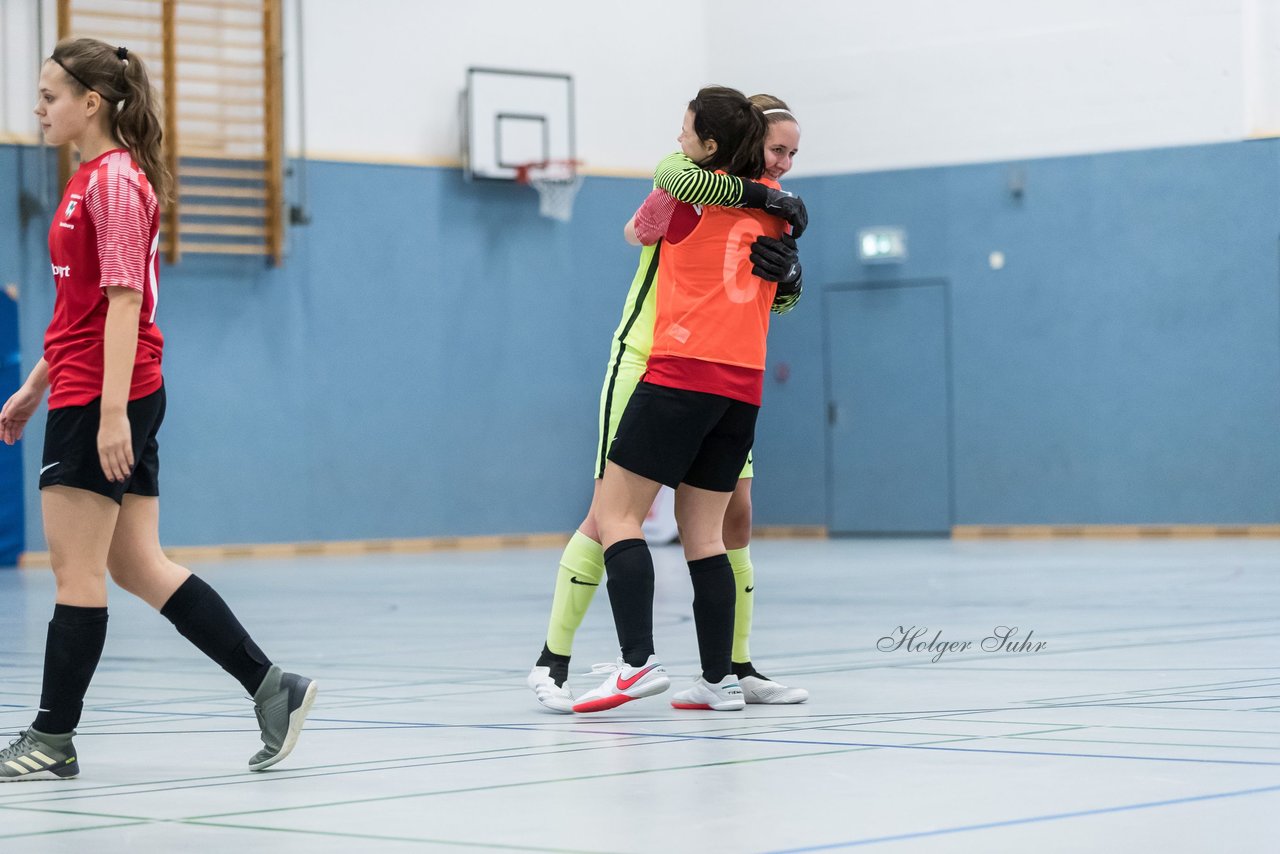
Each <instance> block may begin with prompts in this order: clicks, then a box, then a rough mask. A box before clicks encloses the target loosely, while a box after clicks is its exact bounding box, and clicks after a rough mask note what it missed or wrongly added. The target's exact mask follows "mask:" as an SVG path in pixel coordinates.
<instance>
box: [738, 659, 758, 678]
mask: <svg viewBox="0 0 1280 854" xmlns="http://www.w3.org/2000/svg"><path fill="white" fill-rule="evenodd" d="M733 675H734V676H737V677H738V678H739V679H745V678H746V677H748V676H754V677H756V678H757V679H763V678H765V677H764V674H762V673H760V672H759V671H757V670H756V668H755V665H754V664H752V663H751V662H750V661H747V662H741V663H739V662H737V661H735V662H734V663H733Z"/></svg>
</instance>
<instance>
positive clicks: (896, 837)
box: [769, 786, 1280, 854]
mask: <svg viewBox="0 0 1280 854" xmlns="http://www.w3.org/2000/svg"><path fill="white" fill-rule="evenodd" d="M1272 792H1280V786H1263V787H1260V788H1257V789H1239V790H1237V791H1234V792H1212V793H1210V794H1207V795H1192V796H1190V797H1185V798H1169V799H1167V800H1163V801H1146V802H1142V803H1136V804H1121V805H1118V806H1113V807H1099V808H1097V809H1090V810H1076V811H1073V812H1064V813H1050V814H1047V815H1038V816H1027V817H1026V818H1015V819H1007V820H1005V821H991V822H984V823H982V824H968V825H959V826H956V827H944V828H938V829H937V830H921V831H915V832H912V833H899V834H893V835H890V836H873V837H867V838H865V839H850V840H847V841H843V842H832V843H828V844H824V845H809V846H805V847H801V848H779V849H775V850H773V851H771V852H769V854H801V853H802V852H807V851H830V850H832V849H835V848H854V847H857V846H861V845H878V844H881V843H885V842H903V841H906V840H908V839H925V838H928V837H932V836H945V835H948V834H952V833H971V832H973V831H975V830H991V829H994V828H998V827H1014V826H1017V825H1021V824H1035V823H1037V822H1044V821H1062V820H1064V819H1069V818H1084V817H1087V816H1093V815H1106V814H1108V813H1118V812H1130V811H1133V810H1145V809H1156V808H1159V807H1168V806H1177V805H1179V804H1190V803H1196V802H1200V801H1212V800H1220V799H1224V798H1236V797H1245V796H1250V795H1261V794H1268V793H1272Z"/></svg>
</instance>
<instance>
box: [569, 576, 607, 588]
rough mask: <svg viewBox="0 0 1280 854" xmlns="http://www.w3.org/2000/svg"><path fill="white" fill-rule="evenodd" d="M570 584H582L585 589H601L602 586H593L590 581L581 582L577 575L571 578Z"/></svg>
mask: <svg viewBox="0 0 1280 854" xmlns="http://www.w3.org/2000/svg"><path fill="white" fill-rule="evenodd" d="M569 583H570V584H581V585H582V586H583V587H599V586H600V585H599V584H592V583H591V582H590V581H579V580H578V576H576V575H571V576H569Z"/></svg>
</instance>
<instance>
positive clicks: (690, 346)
mask: <svg viewBox="0 0 1280 854" xmlns="http://www.w3.org/2000/svg"><path fill="white" fill-rule="evenodd" d="M742 100H743V102H744V103H746V104H747V106H746V110H747V114H748V115H750V116H751V121H752V122H753V124H754V125H755V126H756V128H758V130H759V134H758V135H755V134H752V135H750V136H749V137H748V139H749V140H751V142H750V143H749V144H753V145H754V148H753V149H748V151H749V152H750V154H751V155H753V156H752V158H751V162H750V163H749V164H747V163H741V164H738V168H739V169H741V170H742V171H741V172H739V173H738V174H742V175H748V176H757V175H761V174H762V173H763V172H764V171H765V162H764V160H763V157H762V148H763V146H762V143H763V139H764V129H765V124H766V119H765V117H764V115H763V113H762V111H761V110H760V109H759V108H757V107H755V106H754V105H751V104H750V103H749V102H746V99H745V98H744V99H742ZM694 106H695V105H694V104H693V103H691V104H690V109H689V110H688V111H687V112H686V115H685V122H684V129H683V131H682V133H681V136H680V142H681V147H682V149H683V150H684V151H685V153H686V154H688V156H689V157H690V158H691V159H693V160H694V161H695V162H698V163H700V164H702V165H706V164H708V163H710V162H712V161H713V160H714V155H715V154H716V149H715V147H709V146H708V145H707V142H706V141H707V136H706V134H705V133H703V132H702V131H701V129H700V127H699V122H700V115H699V113H698V112H697V111H696V110H695V109H694ZM763 180H764V181H765V182H766V183H768V184H770V185H771V186H773V187H774V188H776V187H777V184H776V182H773V181H772V179H771V178H767V177H766V178H765V179H763ZM783 225H784V223H783V222H782V221H781V220H780V219H777V218H775V217H772V216H769V215H767V214H765V213H762V212H759V211H752V210H740V209H729V208H718V207H697V206H692V205H686V204H677V203H675V201H674V199H672V198H671V197H670V196H669V195H668V194H666V193H665V192H663V191H661V190H655V191H654V193H653V194H652V195H651V196H650V197H649V199H648V200H646V202H645V204H644V205H642V206H641V208H640V210H638V211H637V212H636V216H635V217H634V218H633V220H632V222H631V223H628V227H627V234H628V237H629V238H638V239H639V242H643V243H656V242H657V241H658V240H659V239H661V240H662V245H663V247H664V248H663V251H662V254H661V257H660V260H659V267H658V278H657V281H658V295H657V316H656V318H655V321H654V328H653V336H654V337H653V346H652V348H651V350H650V354H649V358H648V362H647V367H646V372H645V375H644V377H643V379H642V381H641V382H640V383H639V385H638V386H637V387H636V390H635V392H634V393H633V394H632V396H631V399H630V401H629V402H628V404H627V407H626V411H625V412H624V414H623V416H622V420H621V422H620V424H619V426H618V429H617V433H616V437H615V438H614V440H613V444H612V446H611V448H610V450H609V454H608V460H609V462H608V464H607V465H606V467H605V470H604V477H603V479H602V482H601V486H600V495H599V505H598V513H597V523H598V526H599V532H600V535H601V543H602V545H603V546H604V549H605V552H604V562H605V569H606V572H607V575H608V579H609V580H608V590H609V600H610V604H611V606H612V608H613V613H614V622H615V625H616V627H617V630H618V640H619V645H620V646H621V648H622V659H621V660H620V661H619V665H618V667H617V669H616V670H614V672H613V673H612V675H611V676H610V677H609V678H608V679H606V680H605V682H604V683H603V684H602V685H600V686H599V687H598V688H596V689H594V690H592V691H590V692H588V693H586V694H584V695H583V696H582V697H581V699H579V701H578V702H577V703H575V704H574V705H573V710H574V711H576V712H594V711H600V710H603V709H608V708H613V707H615V706H618V705H621V704H622V703H626V702H629V701H631V700H634V699H638V698H640V697H645V696H650V695H652V694H655V693H659V692H661V691H664V690H666V688H667V687H668V685H669V684H670V683H669V680H668V678H667V676H666V673H665V670H664V669H663V668H662V666H661V665H660V664H659V663H658V661H657V658H656V656H655V655H654V654H653V608H652V606H653V563H652V558H651V557H650V554H649V551H648V547H647V544H646V543H645V541H644V539H643V535H642V533H641V523H642V522H643V520H644V517H645V513H646V512H647V510H648V508H649V506H650V504H651V503H652V501H653V498H654V495H655V494H656V493H657V491H658V488H659V487H660V485H662V484H666V485H668V486H671V487H676V488H678V489H677V501H676V516H677V520H678V521H679V523H680V535H681V542H682V544H683V546H684V551H685V557H686V559H687V560H688V562H689V571H690V576H691V579H692V581H693V588H694V602H693V611H694V623H695V628H696V631H697V635H698V647H699V652H700V655H701V659H702V674H701V676H700V678H699V679H698V680H697V682H695V684H694V685H693V687H692V688H690V689H688V690H686V691H681V692H679V693H678V694H677V695H676V697H675V698H674V700H673V701H672V705H674V706H676V707H677V708H702V709H717V710H730V709H741V708H742V707H743V705H744V698H743V692H742V690H741V688H740V687H739V685H738V679H737V677H736V676H735V675H734V673H733V669H732V667H731V651H732V646H733V622H734V599H735V585H734V576H733V570H732V567H731V565H730V561H729V558H728V557H727V555H726V553H725V552H726V549H725V544H724V538H723V524H724V518H725V510H726V507H727V506H728V504H729V499H730V497H731V496H732V494H733V493H734V490H735V487H736V486H737V482H738V478H739V475H740V473H741V472H742V469H743V464H744V463H745V462H746V460H747V456H748V453H749V452H750V449H751V444H752V441H753V438H754V430H755V419H756V413H757V412H758V410H759V405H760V397H761V393H762V389H763V374H764V341H765V333H766V332H767V329H768V315H769V310H770V306H771V304H772V303H773V300H774V296H775V290H776V286H775V285H774V283H773V282H772V281H770V282H766V281H763V280H762V279H761V278H760V276H759V274H760V273H761V272H762V270H761V269H760V264H759V263H758V262H753V258H752V254H753V245H754V244H756V243H757V242H758V241H759V240H760V239H764V238H766V237H767V238H768V239H770V240H772V241H774V242H775V244H776V245H777V247H778V248H779V249H781V250H785V251H786V252H788V253H792V255H791V257H794V255H793V253H794V243H790V244H786V243H783V242H782V241H781V240H780V238H781V237H782V229H783ZM791 265H795V262H794V261H792V262H791ZM789 266H790V265H789ZM795 269H796V272H797V277H796V278H792V277H790V276H788V275H786V274H784V275H782V276H773V278H775V279H785V280H787V281H789V282H790V281H797V280H798V265H795Z"/></svg>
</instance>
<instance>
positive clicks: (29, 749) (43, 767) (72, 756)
mask: <svg viewBox="0 0 1280 854" xmlns="http://www.w3.org/2000/svg"><path fill="white" fill-rule="evenodd" d="M74 735H75V731H74V730H73V731H72V732H69V733H66V734H65V735H49V734H47V733H43V732H37V731H36V730H34V729H28V730H24V731H23V732H22V733H20V734H19V735H18V737H17V738H15V739H14V740H13V741H11V742H9V746H8V747H6V748H5V749H4V750H0V783H13V782H17V781H19V780H70V779H71V778H72V777H75V776H76V775H77V774H79V773H80V765H79V763H77V762H76V748H75V745H74V744H72V743H71V738H72V736H74Z"/></svg>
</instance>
